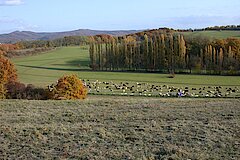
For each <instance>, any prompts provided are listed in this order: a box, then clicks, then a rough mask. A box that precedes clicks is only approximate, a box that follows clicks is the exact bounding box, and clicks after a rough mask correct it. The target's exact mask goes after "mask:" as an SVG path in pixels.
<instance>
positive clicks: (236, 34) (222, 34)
mask: <svg viewBox="0 0 240 160" xmlns="http://www.w3.org/2000/svg"><path fill="white" fill-rule="evenodd" d="M183 35H186V36H202V37H208V38H212V39H226V38H229V37H232V38H240V31H194V32H183Z"/></svg>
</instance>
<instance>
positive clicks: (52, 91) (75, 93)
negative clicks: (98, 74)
mask: <svg viewBox="0 0 240 160" xmlns="http://www.w3.org/2000/svg"><path fill="white" fill-rule="evenodd" d="M48 89H49V96H48V98H49V99H56V100H61V99H85V98H86V96H87V89H86V87H85V86H84V84H83V82H82V81H81V80H80V79H79V78H78V77H77V76H76V75H70V76H63V77H61V78H60V79H59V80H58V82H57V84H56V85H52V86H49V88H48Z"/></svg>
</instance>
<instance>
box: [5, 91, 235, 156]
mask: <svg viewBox="0 0 240 160" xmlns="http://www.w3.org/2000/svg"><path fill="white" fill-rule="evenodd" d="M239 104H240V99H207V98H205V99H201V98H198V99H188V98H143V97H114V96H90V97H88V99H86V100H84V101H25V100H3V101H0V122H1V126H0V159H192V160H194V159H235V160H237V159H240V149H239V148H240V105H239Z"/></svg>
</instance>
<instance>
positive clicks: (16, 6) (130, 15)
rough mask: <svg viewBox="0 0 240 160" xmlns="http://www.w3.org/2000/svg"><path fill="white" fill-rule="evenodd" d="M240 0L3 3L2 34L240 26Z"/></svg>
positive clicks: (0, 7)
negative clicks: (14, 32) (16, 31)
mask: <svg viewBox="0 0 240 160" xmlns="http://www.w3.org/2000/svg"><path fill="white" fill-rule="evenodd" d="M239 11H240V0H201V1H199V0H0V33H8V32H12V31H15V30H20V31H23V30H28V31H37V32H52V31H68V30H74V29H98V30H128V29H151V28H159V27H172V28H176V29H177V28H202V27H207V26H215V25H228V24H240V13H239Z"/></svg>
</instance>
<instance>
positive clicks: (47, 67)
mask: <svg viewBox="0 0 240 160" xmlns="http://www.w3.org/2000/svg"><path fill="white" fill-rule="evenodd" d="M13 62H14V63H15V65H16V67H17V70H18V75H19V78H20V81H21V82H23V83H26V84H34V85H36V86H42V87H45V86H47V85H50V84H52V83H54V82H56V81H57V79H58V78H59V77H61V76H63V75H67V74H77V75H78V76H79V77H80V78H81V79H84V80H85V81H86V82H87V84H88V86H91V89H90V93H94V94H98V93H102V94H111V95H116V94H117V95H126V94H127V95H145V96H148V95H150V96H151V95H154V96H162V95H161V93H158V92H159V91H161V92H163V96H168V95H167V94H166V93H167V92H168V91H169V90H170V89H175V90H174V93H176V92H177V90H178V88H181V89H185V88H191V89H194V92H193V94H194V95H193V97H195V94H197V96H200V97H205V96H206V95H207V96H208V95H209V96H210V94H209V93H208V92H215V91H216V87H219V86H220V87H221V88H222V90H221V91H220V92H221V94H222V95H221V97H222V96H224V95H225V94H227V97H240V91H239V88H240V77H239V76H207V75H176V77H175V78H168V76H169V75H168V74H159V73H129V72H102V71H95V72H94V71H91V69H90V68H89V54H88V48H87V47H86V46H82V47H64V48H57V49H56V50H53V51H50V52H48V53H44V54H40V55H36V56H29V57H21V58H15V59H13ZM96 83H97V84H99V85H97V86H96ZM125 83H127V84H128V85H127V86H123V85H124V84H125ZM138 83H141V84H143V85H141V87H140V88H137V84H138ZM106 84H107V85H106ZM109 84H110V85H111V86H109ZM144 85H145V87H142V86H144ZM152 85H154V87H152V88H154V90H153V89H151V86H152ZM121 86H122V87H121ZM132 86H135V89H133V88H132V89H129V88H131V87H132ZM156 86H158V88H156ZM119 87H121V89H117V88H119ZM124 87H125V88H124ZM209 87H211V88H209ZM212 87H213V88H212ZM203 88H204V89H205V88H209V89H208V90H205V91H204V92H203V91H202V90H203ZM195 89H196V90H195ZM232 90H233V91H234V94H231V95H230V96H228V95H229V93H230V92H232ZM143 92H144V93H143ZM223 93H224V94H223ZM159 94H160V95H159ZM198 94H199V95H198ZM213 94H214V93H213ZM210 97H211V96H210Z"/></svg>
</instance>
